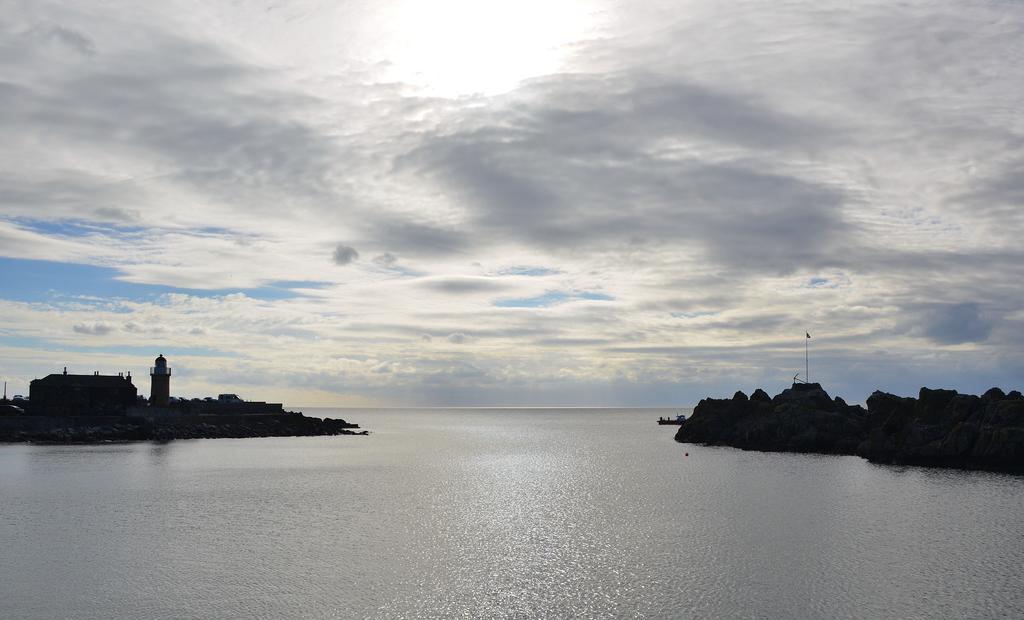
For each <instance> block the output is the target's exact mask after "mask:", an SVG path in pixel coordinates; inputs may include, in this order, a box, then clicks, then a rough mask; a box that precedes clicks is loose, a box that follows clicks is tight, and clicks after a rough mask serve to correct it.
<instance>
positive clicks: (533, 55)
mask: <svg viewBox="0 0 1024 620" xmlns="http://www.w3.org/2000/svg"><path fill="white" fill-rule="evenodd" d="M396 17H397V19H396V23H395V25H394V28H393V29H392V30H391V34H392V36H393V39H392V40H391V41H388V42H387V43H386V44H385V45H386V47H387V48H388V51H389V54H388V55H389V60H390V62H391V63H392V77H393V78H394V79H396V80H399V81H402V82H406V83H409V84H414V85H416V86H418V87H420V88H422V89H423V91H424V92H425V93H427V94H431V95H437V96H448V97H450V96H457V95H467V94H477V93H479V94H496V93H500V92H504V91H506V90H509V89H511V88H513V87H514V86H515V85H516V84H517V83H519V82H520V81H522V80H525V79H528V78H531V77H535V76H539V75H545V74H549V73H553V72H556V71H558V70H560V69H561V68H562V65H563V63H564V61H565V60H566V58H567V56H568V53H569V46H570V45H571V44H572V43H574V42H576V41H579V40H581V39H583V38H585V37H586V36H587V34H588V32H591V31H592V30H593V29H594V27H595V26H596V24H595V20H596V16H595V14H594V12H593V11H591V10H590V9H589V6H588V5H587V4H584V3H582V2H578V1H573V0H520V1H518V2H481V1H479V0H443V1H441V2H422V1H419V0H409V1H407V2H405V3H403V5H402V6H401V8H400V9H399V10H398V11H396Z"/></svg>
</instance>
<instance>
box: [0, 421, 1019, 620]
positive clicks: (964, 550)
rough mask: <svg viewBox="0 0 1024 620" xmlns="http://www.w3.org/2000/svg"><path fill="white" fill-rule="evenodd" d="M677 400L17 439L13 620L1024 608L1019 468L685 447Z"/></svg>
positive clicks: (2, 539) (8, 546) (7, 572)
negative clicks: (125, 438) (335, 430)
mask: <svg viewBox="0 0 1024 620" xmlns="http://www.w3.org/2000/svg"><path fill="white" fill-rule="evenodd" d="M676 413H677V412H676V411H668V410H612V409H552V410H543V409H526V410H499V409H478V410H470V409H448V410H307V414H311V415H330V416H340V417H344V418H345V419H348V420H349V421H352V422H357V423H359V424H361V425H362V426H363V427H364V428H366V429H368V430H370V431H371V434H370V435H369V436H367V437H351V436H341V437H307V438H269V439H239V440H232V439H216V440H192V441H174V442H170V443H149V442H142V443H121V444H106V445H95V446H53V445H22V444H7V445H0V616H2V617H4V618H199V617H203V618H210V617H224V618H250V617H264V618H281V617H305V618H332V617H337V618H364V617H379V618H412V617H467V618H482V617H546V618H551V617H587V618H601V617H662V618H687V617H691V618H710V617H720V618H825V617H828V618H882V617H887V618H889V617H899V618H956V617H961V618H989V617H1006V618H1019V617H1024V577H1022V573H1021V568H1022V566H1024V477H1014V476H1008V475H999V474H992V473H981V472H961V471H951V470H937V469H927V468H907V467H889V466H879V465H873V464H870V463H868V462H866V461H864V460H861V459H859V458H856V457H834V456H815V455H795V454H766V453H758V452H742V451H739V450H733V449H729V448H709V447H701V446H695V445H685V444H677V443H675V442H674V441H673V439H672V436H673V434H674V432H675V429H676V427H673V426H658V425H657V424H656V423H655V422H656V420H657V418H658V417H659V416H669V415H672V416H674V415H675V414H676Z"/></svg>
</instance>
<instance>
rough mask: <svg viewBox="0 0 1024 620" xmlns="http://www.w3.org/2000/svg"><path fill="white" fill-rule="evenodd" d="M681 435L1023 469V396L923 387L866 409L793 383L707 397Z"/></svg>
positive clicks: (890, 459)
mask: <svg viewBox="0 0 1024 620" xmlns="http://www.w3.org/2000/svg"><path fill="white" fill-rule="evenodd" d="M676 441H680V442H690V443H703V444H707V445H724V446H733V447H736V448H742V449H745V450H764V451H772V452H819V453H824V454H851V455H852V454H856V455H860V456H863V457H865V458H867V459H868V460H871V461H874V462H880V463H899V464H914V465H931V466H939V467H957V468H963V469H988V470H996V471H1013V472H1022V473H1024V396H1022V395H1021V394H1020V392H1016V391H1014V392H1010V393H1009V394H1004V393H1003V392H1002V390H999V389H997V388H993V389H991V390H989V391H988V392H986V393H985V394H984V395H982V396H970V395H964V394H958V393H957V392H955V391H953V390H930V389H927V388H922V389H921V392H920V394H919V395H918V398H916V399H915V398H904V397H899V396H893V395H892V394H886V393H883V392H875V393H874V394H872V395H871V397H870V398H868V401H867V409H864V408H863V407H860V406H859V405H852V406H851V405H847V404H846V402H845V401H843V399H841V398H834V399H833V398H831V397H830V396H829V395H828V393H826V392H825V390H824V389H822V387H821V386H820V385H818V384H817V383H810V384H794V385H793V387H792V388H789V389H787V390H784V391H783V392H782V393H781V394H779V395H777V396H775V397H774V398H771V399H769V398H768V395H767V394H766V393H765V392H764V391H763V390H757V391H755V392H754V394H753V395H752V396H751V397H750V398H747V396H746V395H745V394H743V393H742V392H737V393H736V395H735V396H733V397H732V398H731V399H711V398H707V399H704V400H702V401H700V403H698V405H697V407H696V408H695V409H694V411H693V415H692V416H691V417H690V419H688V420H686V421H685V422H684V423H683V424H682V426H680V427H679V431H678V432H677V433H676Z"/></svg>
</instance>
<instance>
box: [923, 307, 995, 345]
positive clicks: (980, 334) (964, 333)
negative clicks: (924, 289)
mask: <svg viewBox="0 0 1024 620" xmlns="http://www.w3.org/2000/svg"><path fill="white" fill-rule="evenodd" d="M917 312H918V314H919V319H918V320H919V327H918V329H919V330H920V333H921V334H922V335H924V336H925V337H927V338H928V339H929V340H931V341H932V342H934V343H936V344H944V345H946V344H963V343H966V342H983V341H985V340H987V339H988V337H989V335H990V334H991V333H992V327H993V320H992V318H991V317H988V316H986V315H985V313H984V312H982V310H981V308H980V307H979V305H978V304H976V303H959V304H931V305H927V306H924V307H923V308H920V309H919V310H917Z"/></svg>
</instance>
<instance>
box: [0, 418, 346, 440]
mask: <svg viewBox="0 0 1024 620" xmlns="http://www.w3.org/2000/svg"><path fill="white" fill-rule="evenodd" d="M358 428H359V425H358V424H349V423H348V422H346V421H345V420H340V419H338V420H334V419H331V418H323V419H321V418H310V417H306V416H304V415H301V414H298V413H291V414H282V415H233V416H226V415H209V416H179V417H173V418H132V417H126V416H74V417H48V416H19V417H4V418H0V442H25V441H31V442H40V443H97V442H104V441H146V440H155V441H168V440H171V439H221V438H244V437H309V436H318V435H357V434H362V435H365V434H366V431H361V432H360V431H356V430H353V429H358Z"/></svg>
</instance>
